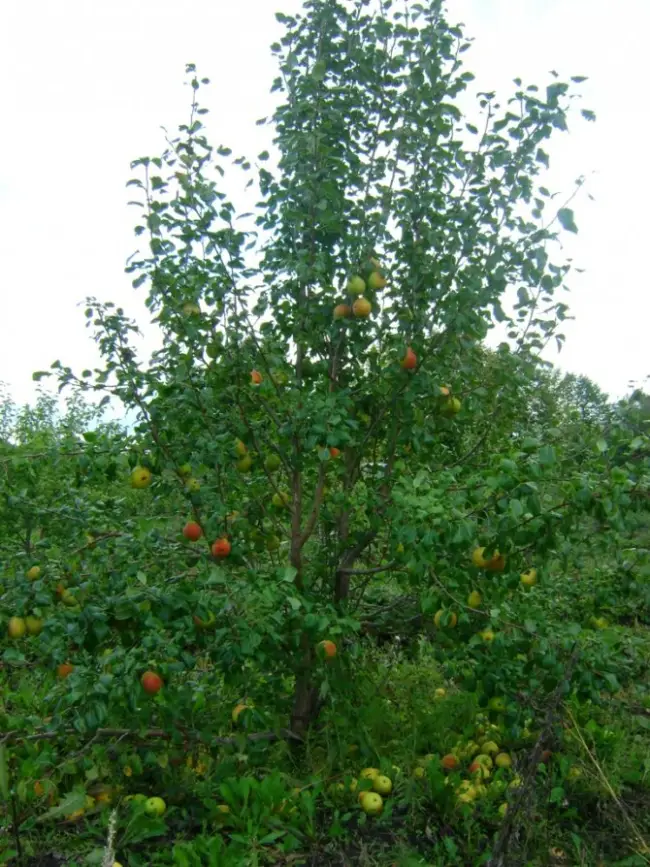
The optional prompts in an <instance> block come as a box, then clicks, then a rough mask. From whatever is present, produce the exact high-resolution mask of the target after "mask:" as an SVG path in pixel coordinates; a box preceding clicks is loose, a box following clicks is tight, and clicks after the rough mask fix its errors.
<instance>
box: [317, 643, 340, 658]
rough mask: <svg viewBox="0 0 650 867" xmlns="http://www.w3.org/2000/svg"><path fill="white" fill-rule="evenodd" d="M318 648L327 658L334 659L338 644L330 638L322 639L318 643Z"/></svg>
mask: <svg viewBox="0 0 650 867" xmlns="http://www.w3.org/2000/svg"><path fill="white" fill-rule="evenodd" d="M318 649H319V651H320V653H321V655H322V656H323V657H324V658H325V659H334V657H335V656H336V644H334V642H333V641H330V640H329V639H326V640H325V641H321V642H320V643H319V645H318Z"/></svg>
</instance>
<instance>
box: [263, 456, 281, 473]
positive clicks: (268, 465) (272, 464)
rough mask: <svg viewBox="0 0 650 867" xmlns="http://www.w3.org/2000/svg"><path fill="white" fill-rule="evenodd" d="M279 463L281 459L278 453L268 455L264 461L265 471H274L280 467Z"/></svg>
mask: <svg viewBox="0 0 650 867" xmlns="http://www.w3.org/2000/svg"><path fill="white" fill-rule="evenodd" d="M281 464H282V461H281V459H280V455H268V457H267V458H266V460H265V461H264V469H265V470H266V471H267V473H274V472H275V471H276V470H279V469H280V466H281Z"/></svg>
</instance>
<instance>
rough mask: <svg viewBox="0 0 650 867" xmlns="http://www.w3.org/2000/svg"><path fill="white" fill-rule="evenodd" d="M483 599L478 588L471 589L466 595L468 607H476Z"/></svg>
mask: <svg viewBox="0 0 650 867" xmlns="http://www.w3.org/2000/svg"><path fill="white" fill-rule="evenodd" d="M482 601H483V599H482V598H481V594H480V593H479V592H478V590H472V592H471V593H470V594H469V596H468V597H467V604H468V605H469V607H470V608H478V607H479V605H480V604H481V602H482Z"/></svg>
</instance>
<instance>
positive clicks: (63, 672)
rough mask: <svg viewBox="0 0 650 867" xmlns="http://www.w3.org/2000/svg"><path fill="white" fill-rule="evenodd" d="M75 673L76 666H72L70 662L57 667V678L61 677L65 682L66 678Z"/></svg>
mask: <svg viewBox="0 0 650 867" xmlns="http://www.w3.org/2000/svg"><path fill="white" fill-rule="evenodd" d="M73 671H74V665H72V664H71V663H70V662H62V663H61V664H60V665H57V667H56V674H57V677H60V678H61V679H62V680H65V678H66V677H69V676H70V675H71V674H72V672H73Z"/></svg>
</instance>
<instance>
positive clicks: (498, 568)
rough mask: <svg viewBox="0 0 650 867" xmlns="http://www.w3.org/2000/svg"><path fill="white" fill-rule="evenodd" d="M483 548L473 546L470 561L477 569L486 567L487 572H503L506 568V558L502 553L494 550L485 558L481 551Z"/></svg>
mask: <svg viewBox="0 0 650 867" xmlns="http://www.w3.org/2000/svg"><path fill="white" fill-rule="evenodd" d="M484 551H485V548H475V549H474V551H472V563H473V564H474V565H475V566H476V567H477V568H478V569H487V571H488V572H503V570H504V569H505V568H506V558H505V556H504V555H503V554H500V553H499V552H498V551H495V552H494V553H493V554H492V556H491V557H489V558H487V559H486V558H485V557H484V556H483V552H484Z"/></svg>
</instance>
